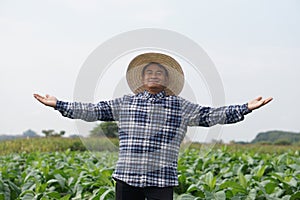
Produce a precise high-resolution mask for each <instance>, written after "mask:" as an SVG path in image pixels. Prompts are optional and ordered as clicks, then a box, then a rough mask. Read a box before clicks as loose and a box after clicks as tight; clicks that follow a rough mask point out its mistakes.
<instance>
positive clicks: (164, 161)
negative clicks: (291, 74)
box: [34, 53, 272, 200]
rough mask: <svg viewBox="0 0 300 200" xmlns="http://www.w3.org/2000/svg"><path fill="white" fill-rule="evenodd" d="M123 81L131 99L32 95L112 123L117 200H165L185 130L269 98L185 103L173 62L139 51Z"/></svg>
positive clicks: (69, 113) (75, 114) (77, 115)
mask: <svg viewBox="0 0 300 200" xmlns="http://www.w3.org/2000/svg"><path fill="white" fill-rule="evenodd" d="M126 78H127V82H128V85H129V87H130V89H131V90H132V91H133V92H134V93H135V94H133V95H124V96H123V97H121V98H116V99H113V100H110V101H100V102H99V103H97V104H91V103H79V102H64V101H60V100H58V99H56V98H55V97H53V96H49V95H46V96H45V97H43V96H40V95H38V94H34V97H35V98H36V99H37V100H38V101H40V102H41V103H43V104H44V105H46V106H50V107H53V108H54V109H56V110H58V111H59V112H60V113H61V114H62V115H63V116H65V117H68V118H72V119H82V120H85V121H96V120H100V121H118V126H119V142H120V145H119V159H118V162H117V164H116V168H115V171H114V173H113V178H114V179H115V180H116V199H117V200H124V199H126V200H145V198H146V199H147V200H154V199H156V200H169V199H173V187H174V186H177V185H178V180H177V159H178V151H179V147H180V143H181V141H182V140H183V138H184V136H185V134H186V131H187V127H188V126H205V127H209V126H213V125H215V124H230V123H236V122H239V121H242V120H243V119H244V116H245V115H246V114H248V113H250V112H251V111H252V110H254V109H257V108H260V107H261V106H263V105H266V104H267V103H269V102H270V101H271V100H272V98H267V99H262V97H258V98H257V99H254V100H252V101H249V102H248V103H245V104H242V105H230V106H224V107H219V108H211V107H204V106H201V105H198V104H194V103H191V102H189V101H187V100H185V99H183V98H181V97H179V96H178V94H179V93H180V92H181V90H182V88H183V84H184V74H183V71H182V69H181V66H180V65H179V63H178V62H177V61H176V60H174V59H173V58H172V57H170V56H168V55H165V54H161V53H145V54H141V55H138V56H137V57H135V58H134V59H133V60H132V61H131V62H130V64H129V66H128V69H127V73H126Z"/></svg>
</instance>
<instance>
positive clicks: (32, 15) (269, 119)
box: [0, 0, 300, 142]
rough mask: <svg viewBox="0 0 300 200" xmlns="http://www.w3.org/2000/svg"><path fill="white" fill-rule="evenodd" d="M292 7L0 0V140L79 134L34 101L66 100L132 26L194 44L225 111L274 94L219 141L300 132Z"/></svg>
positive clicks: (298, 45)
mask: <svg viewBox="0 0 300 200" xmlns="http://www.w3.org/2000/svg"><path fill="white" fill-rule="evenodd" d="M299 10H300V2H299V1H297V0H285V1H279V0H264V1H261V0H251V1H250V0H249V1H246V0H240V1H236V0H222V1H221V0H219V1H217V0H210V1H204V0H202V1H199V0H194V1H174V0H173V1H172V0H164V1H161V0H151V1H148V0H147V1H141V0H105V1H95V0H85V1H83V0H51V1H50V0H48V1H38V0H35V1H34V0H27V1H21V0H20V1H15V0H0V92H1V98H0V102H1V105H2V108H1V116H0V134H22V132H23V131H26V130H28V129H32V130H34V131H36V132H38V133H40V132H41V130H43V129H55V130H57V131H60V130H66V131H67V133H68V134H73V133H76V128H75V126H74V122H73V121H72V120H69V119H66V118H63V117H61V115H60V114H59V113H58V112H56V111H54V110H53V109H51V108H46V107H44V106H42V105H41V104H39V103H38V102H36V100H35V99H34V98H33V97H32V94H33V93H35V92H38V93H41V94H46V93H48V94H52V95H54V96H56V97H57V98H59V99H61V100H72V99H73V90H74V86H75V81H76V77H77V75H78V73H79V70H80V68H81V66H82V64H83V63H84V61H85V60H86V59H87V57H88V56H89V54H90V53H91V52H92V51H93V50H94V49H95V48H97V47H98V46H99V45H101V44H102V43H103V42H105V41H106V40H108V39H110V38H112V37H113V36H116V35H118V34H121V33H123V32H126V31H131V30H135V29H139V28H161V29H168V30H173V31H176V32H178V33H180V34H183V35H185V36H187V37H189V38H190V39H192V40H193V41H195V42H197V43H198V44H199V45H200V46H201V47H202V48H203V49H204V50H205V52H206V53H207V54H208V56H209V57H210V58H211V59H212V61H213V62H214V64H215V66H216V68H217V70H218V72H219V74H220V76H221V78H222V81H223V86H224V88H225V94H226V104H227V105H229V104H236V103H245V102H247V101H248V100H251V99H253V98H255V97H257V96H258V95H262V96H264V97H268V96H273V97H274V101H273V102H272V103H271V104H270V105H268V106H266V107H264V108H262V109H260V110H257V111H254V112H253V113H251V114H249V115H247V116H246V119H245V121H243V122H241V123H238V124H234V125H226V126H223V129H222V130H223V131H222V136H221V139H222V140H223V141H226V142H228V141H230V140H235V141H241V140H242V141H251V140H252V139H254V137H255V136H256V134H257V133H258V132H261V131H268V130H275V129H276V130H289V131H294V132H300V123H299V118H298V117H299V114H298V112H299V106H300V101H299V97H300V92H299V89H298V88H297V85H299V80H298V78H299V77H300V60H299V58H300V37H299V35H300V12H299ZM126 64H128V63H124V68H126ZM192 84H193V83H190V86H191V87H192V88H193V87H198V85H196V84H201V81H200V82H199V83H197V82H195V83H194V84H195V85H192ZM204 93H205V92H204ZM99 96H101V95H99ZM98 100H101V99H98ZM198 103H200V104H201V103H203V104H207V97H204V98H203V102H202V101H201V100H200V101H199V100H198ZM199 129H200V130H206V129H205V128H199ZM200 132H201V131H200ZM203 132H205V131H203Z"/></svg>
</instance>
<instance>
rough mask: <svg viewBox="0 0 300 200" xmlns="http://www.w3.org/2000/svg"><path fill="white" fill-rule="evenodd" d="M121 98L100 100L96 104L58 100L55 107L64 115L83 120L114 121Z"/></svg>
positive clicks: (116, 117) (116, 118) (117, 114)
mask: <svg viewBox="0 0 300 200" xmlns="http://www.w3.org/2000/svg"><path fill="white" fill-rule="evenodd" d="M121 104H122V98H117V99H115V100H111V101H100V102H99V103H97V104H93V103H80V102H64V101H60V100H58V101H57V103H56V107H55V109H56V110H58V111H59V112H60V113H61V114H62V115H63V116H64V117H68V118H71V119H82V120H84V121H88V122H92V121H97V120H100V121H115V120H118V117H119V110H120V107H121Z"/></svg>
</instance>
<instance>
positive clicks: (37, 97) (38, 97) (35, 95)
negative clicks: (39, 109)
mask: <svg viewBox="0 0 300 200" xmlns="http://www.w3.org/2000/svg"><path fill="white" fill-rule="evenodd" d="M33 96H34V97H35V98H36V99H41V98H43V97H42V96H41V95H39V94H33Z"/></svg>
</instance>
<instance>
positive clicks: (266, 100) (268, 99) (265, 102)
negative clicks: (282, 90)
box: [264, 97, 273, 104]
mask: <svg viewBox="0 0 300 200" xmlns="http://www.w3.org/2000/svg"><path fill="white" fill-rule="evenodd" d="M272 100H273V98H272V97H269V98H267V99H265V100H264V104H267V103H269V102H270V101H272Z"/></svg>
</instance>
